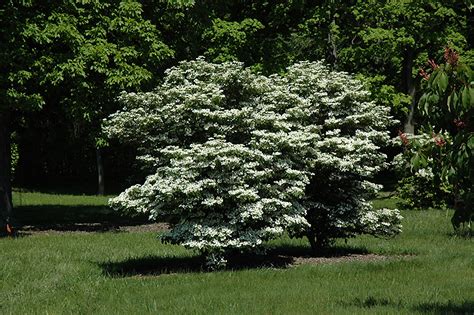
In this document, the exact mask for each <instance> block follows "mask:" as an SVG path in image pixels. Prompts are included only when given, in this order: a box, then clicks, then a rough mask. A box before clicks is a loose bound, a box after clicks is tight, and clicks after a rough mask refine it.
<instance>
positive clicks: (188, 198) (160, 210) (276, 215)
mask: <svg viewBox="0 0 474 315" xmlns="http://www.w3.org/2000/svg"><path fill="white" fill-rule="evenodd" d="M121 100H122V102H123V103H124V105H125V108H124V109H123V110H122V111H119V112H117V113H116V114H114V115H112V116H111V117H110V118H109V119H108V120H107V121H106V122H105V132H106V133H107V134H108V135H109V137H115V138H119V139H120V140H122V141H125V142H129V143H133V144H135V145H136V146H138V147H139V150H140V153H141V155H140V157H139V158H140V159H141V160H142V161H143V162H144V163H146V164H147V167H148V169H149V172H150V175H149V176H148V177H147V179H146V181H145V183H144V184H141V185H140V184H139V185H134V186H132V187H130V188H129V189H127V190H126V191H125V192H123V193H122V194H121V195H120V196H119V197H117V198H115V199H113V200H112V201H111V205H112V206H113V207H114V208H116V209H126V210H134V211H138V212H144V213H148V214H149V215H150V217H151V218H153V219H155V220H168V221H170V223H171V224H172V229H171V231H170V232H169V233H166V234H165V235H164V236H163V237H162V239H163V240H164V241H169V242H172V243H177V244H182V245H184V246H187V247H190V248H196V249H199V250H200V251H202V252H203V253H205V254H206V255H207V257H208V259H209V261H210V262H211V263H212V264H214V265H216V264H217V265H219V264H220V263H221V262H223V261H224V254H226V253H228V252H229V251H230V250H246V249H247V250H248V249H254V248H257V247H258V246H259V245H261V244H262V243H263V242H264V241H266V240H268V239H271V238H274V237H276V236H278V235H280V234H282V233H283V232H284V231H289V232H290V233H291V234H293V235H297V236H308V238H309V239H310V242H311V244H312V245H313V247H314V248H317V247H322V246H325V245H327V244H328V242H329V241H330V240H331V239H333V238H335V237H350V236H353V235H355V234H358V233H369V234H373V235H382V236H389V235H393V234H396V233H398V232H399V230H400V216H399V214H398V212H397V211H396V210H388V209H382V210H377V211H375V210H373V209H372V207H371V205H370V203H369V202H368V201H367V200H368V198H369V197H370V196H371V194H372V193H373V192H375V191H376V189H377V187H376V185H374V184H372V183H371V182H370V181H369V179H370V177H371V176H372V175H373V174H374V173H375V172H377V171H378V170H380V168H381V167H382V166H383V164H384V158H385V156H384V155H383V154H381V153H380V152H379V150H378V149H379V146H380V145H383V144H384V143H385V142H386V141H387V140H388V138H389V137H388V133H387V131H386V128H387V125H388V124H389V123H390V121H391V120H390V117H389V116H388V114H387V113H388V111H389V109H388V108H385V107H382V106H378V105H376V104H375V103H373V102H370V101H368V93H367V92H366V91H365V90H364V89H363V88H362V84H361V83H360V82H358V81H356V80H354V79H353V78H352V77H350V76H349V75H347V74H345V73H339V72H331V71H329V70H328V69H327V68H326V67H325V66H324V65H323V64H322V63H320V62H318V63H309V62H303V63H298V64H295V65H294V66H291V67H290V68H288V70H287V73H286V74H285V75H284V76H278V75H273V76H270V77H265V76H263V75H258V74H254V73H252V72H251V71H250V70H249V69H247V68H244V67H243V66H242V64H240V63H236V62H233V63H223V64H211V63H207V62H205V61H204V60H203V59H198V60H196V61H191V62H182V63H180V65H179V66H178V67H175V68H172V69H170V70H169V71H167V73H166V77H165V80H164V83H163V84H161V85H160V86H159V87H158V88H156V89H155V90H154V91H153V92H150V93H139V94H135V93H130V94H122V96H121Z"/></svg>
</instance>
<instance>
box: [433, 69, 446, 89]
mask: <svg viewBox="0 0 474 315" xmlns="http://www.w3.org/2000/svg"><path fill="white" fill-rule="evenodd" d="M436 84H437V85H438V90H439V93H440V94H443V93H444V91H446V88H447V87H448V76H447V75H446V73H445V72H444V71H440V72H439V75H438V76H437V77H436Z"/></svg>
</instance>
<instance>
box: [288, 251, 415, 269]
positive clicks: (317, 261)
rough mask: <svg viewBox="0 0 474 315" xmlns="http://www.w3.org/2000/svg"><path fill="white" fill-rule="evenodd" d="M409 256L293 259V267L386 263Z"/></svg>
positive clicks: (360, 255) (368, 255)
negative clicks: (385, 261)
mask: <svg viewBox="0 0 474 315" xmlns="http://www.w3.org/2000/svg"><path fill="white" fill-rule="evenodd" d="M407 257H409V256H408V255H396V256H386V255H377V254H347V255H344V256H333V257H293V263H292V266H298V265H305V264H333V263H341V262H354V261H365V262H374V261H384V260H393V259H400V258H407Z"/></svg>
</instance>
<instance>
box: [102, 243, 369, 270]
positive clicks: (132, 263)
mask: <svg viewBox="0 0 474 315" xmlns="http://www.w3.org/2000/svg"><path fill="white" fill-rule="evenodd" d="M366 253H368V252H367V250H366V249H364V248H353V247H334V248H332V249H328V250H327V251H325V252H324V253H321V255H311V254H312V252H311V249H310V248H309V246H286V245H285V246H278V247H272V248H270V249H269V250H268V252H267V254H266V255H258V254H232V255H230V256H229V257H228V260H227V267H226V268H225V269H224V270H245V269H259V268H276V269H285V268H288V267H290V266H292V265H293V264H294V262H295V260H296V259H298V258H300V257H310V256H311V257H343V256H350V255H353V254H366ZM98 265H99V267H100V268H102V270H103V272H104V274H106V275H107V276H110V277H133V276H159V275H163V274H177V273H199V272H209V270H208V269H207V268H206V265H205V260H204V258H203V257H202V256H191V257H160V256H146V257H141V258H129V259H126V260H123V261H117V262H105V263H99V264H98Z"/></svg>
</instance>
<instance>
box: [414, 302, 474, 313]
mask: <svg viewBox="0 0 474 315" xmlns="http://www.w3.org/2000/svg"><path fill="white" fill-rule="evenodd" d="M415 310H416V311H418V312H420V313H422V314H435V315H437V314H440V315H441V314H456V315H457V314H474V301H465V302H462V303H456V302H452V301H449V302H447V303H439V302H433V303H423V304H420V305H419V306H417V307H415Z"/></svg>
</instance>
